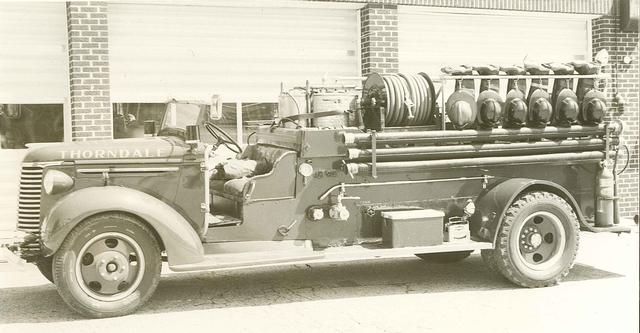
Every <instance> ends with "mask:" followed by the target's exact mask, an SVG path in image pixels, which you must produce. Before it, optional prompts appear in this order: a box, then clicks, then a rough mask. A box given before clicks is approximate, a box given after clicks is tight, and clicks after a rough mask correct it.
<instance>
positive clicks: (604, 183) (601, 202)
mask: <svg viewBox="0 0 640 333" xmlns="http://www.w3.org/2000/svg"><path fill="white" fill-rule="evenodd" d="M607 161H608V160H605V161H604V162H602V163H601V164H600V172H598V177H597V180H598V188H597V192H596V195H597V199H596V216H595V218H596V220H595V225H596V227H608V226H611V225H612V224H613V221H614V200H615V199H616V198H615V194H614V186H615V181H614V176H613V170H612V169H611V167H610V165H609V163H607Z"/></svg>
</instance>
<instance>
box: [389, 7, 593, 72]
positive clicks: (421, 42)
mask: <svg viewBox="0 0 640 333" xmlns="http://www.w3.org/2000/svg"><path fill="white" fill-rule="evenodd" d="M540 15H542V14H539V15H538V16H532V15H528V14H527V13H519V14H518V15H510V16H508V15H499V14H486V13H483V14H480V13H475V14H474V13H469V12H467V13H446V12H416V9H415V7H403V8H400V15H399V22H398V29H399V55H398V56H399V61H400V65H399V66H400V71H402V72H420V71H424V72H427V73H428V74H430V75H435V76H438V75H440V68H441V67H443V66H445V65H452V64H466V63H478V62H481V63H482V62H484V63H495V64H522V60H523V58H524V57H525V56H526V55H529V56H530V57H532V58H534V59H539V60H541V61H543V62H549V61H571V60H574V59H587V58H590V55H591V49H590V44H589V40H590V36H589V29H590V20H589V21H588V20H587V18H585V17H576V16H567V17H563V16H561V15H558V14H549V15H548V17H541V16H540Z"/></svg>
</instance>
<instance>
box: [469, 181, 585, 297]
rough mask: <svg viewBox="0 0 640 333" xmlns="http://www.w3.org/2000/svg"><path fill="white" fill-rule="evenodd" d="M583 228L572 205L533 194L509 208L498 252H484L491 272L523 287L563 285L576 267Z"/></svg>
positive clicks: (525, 195) (517, 200) (525, 196)
mask: <svg viewBox="0 0 640 333" xmlns="http://www.w3.org/2000/svg"><path fill="white" fill-rule="evenodd" d="M579 231H580V225H579V223H578V219H577V218H576V215H575V213H574V211H573V209H572V208H571V206H569V204H568V203H567V202H566V201H565V200H564V199H562V198H561V197H559V196H557V195H555V194H553V193H549V192H542V191H536V192H529V193H525V194H524V195H521V196H520V197H519V198H518V199H516V200H515V202H514V203H513V204H512V205H511V206H509V208H508V209H507V212H506V215H505V217H504V220H503V221H502V224H501V225H500V228H499V230H498V236H497V240H496V248H495V249H492V250H482V258H483V259H484V261H485V262H486V263H487V264H488V266H489V267H490V268H491V269H494V270H496V271H497V272H499V273H500V274H502V275H503V276H504V277H506V278H507V279H508V280H509V281H511V282H513V283H515V284H517V285H519V286H523V287H528V288H537V287H547V286H552V285H555V284H557V283H559V282H560V281H561V280H562V279H563V278H564V277H565V276H567V274H569V270H570V269H571V268H572V267H573V263H574V260H575V258H576V254H577V252H578V245H579V237H580V235H579Z"/></svg>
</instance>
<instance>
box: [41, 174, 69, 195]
mask: <svg viewBox="0 0 640 333" xmlns="http://www.w3.org/2000/svg"><path fill="white" fill-rule="evenodd" d="M42 186H43V187H44V191H45V193H47V194H56V193H60V192H64V191H67V190H69V189H70V188H71V187H73V178H71V177H70V176H69V175H67V174H66V173H64V172H62V171H58V170H48V171H47V173H46V174H45V175H44V180H43V181H42Z"/></svg>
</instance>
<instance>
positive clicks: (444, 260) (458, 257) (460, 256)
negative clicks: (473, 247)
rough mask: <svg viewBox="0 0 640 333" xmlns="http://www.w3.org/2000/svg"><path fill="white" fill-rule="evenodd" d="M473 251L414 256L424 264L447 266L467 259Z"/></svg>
mask: <svg viewBox="0 0 640 333" xmlns="http://www.w3.org/2000/svg"><path fill="white" fill-rule="evenodd" d="M471 252H473V251H459V252H444V253H420V254H416V256H417V257H418V258H420V259H422V260H424V261H426V262H434V263H439V264H448V263H454V262H459V261H462V260H464V259H467V258H468V257H469V256H470V255H471Z"/></svg>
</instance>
